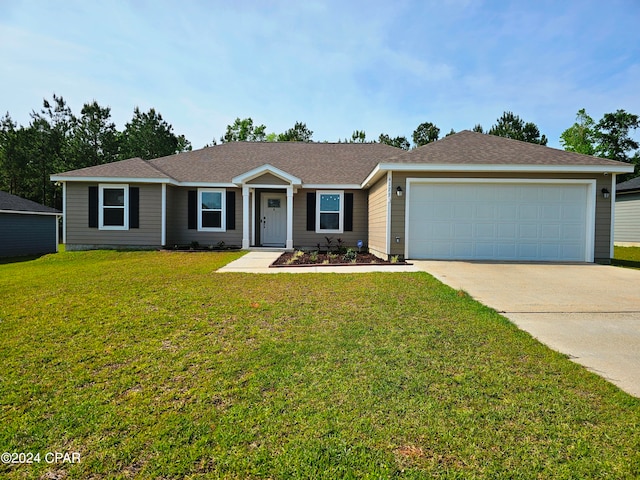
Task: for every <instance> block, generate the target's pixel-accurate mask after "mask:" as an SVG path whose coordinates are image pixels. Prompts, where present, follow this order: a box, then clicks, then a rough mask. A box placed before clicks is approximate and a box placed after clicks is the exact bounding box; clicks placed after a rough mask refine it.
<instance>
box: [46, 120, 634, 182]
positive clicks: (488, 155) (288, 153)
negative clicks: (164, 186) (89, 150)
mask: <svg viewBox="0 0 640 480" xmlns="http://www.w3.org/2000/svg"><path fill="white" fill-rule="evenodd" d="M381 163H385V164H403V163H406V164H424V165H497V166H500V165H533V166H585V167H589V166H590V167H605V168H606V167H608V166H610V167H614V166H620V165H623V164H621V163H620V162H615V161H613V160H608V159H603V158H596V157H591V156H588V155H581V154H578V153H572V152H565V151H563V150H557V149H554V148H549V147H543V146H541V145H535V144H531V143H526V142H521V141H518V140H511V139H507V138H502V137H496V136H493V135H486V134H482V133H476V132H470V131H466V130H465V131H462V132H460V133H457V134H455V135H451V136H448V137H445V138H443V139H442V140H438V141H437V142H433V143H430V144H428V145H425V146H423V147H420V148H417V149H415V150H412V151H409V152H405V151H404V150H401V149H399V148H395V147H390V146H388V145H382V144H379V143H365V144H358V143H303V142H274V143H271V142H232V143H225V144H222V145H217V146H214V147H207V148H203V149H200V150H194V151H191V152H184V153H179V154H176V155H170V156H167V157H162V158H156V159H154V160H148V161H145V160H142V159H140V158H132V159H129V160H123V161H121V162H115V163H109V164H105V165H98V166H95V167H88V168H83V169H80V170H74V171H71V172H66V173H63V174H60V176H64V177H67V178H74V179H75V178H77V179H78V180H81V179H82V178H90V177H94V178H140V179H173V180H175V181H178V182H181V183H190V182H203V183H212V184H216V183H218V184H221V183H230V182H231V181H232V179H233V178H234V177H236V176H238V175H242V174H243V173H246V172H249V171H251V170H253V169H256V168H258V167H261V166H263V165H265V164H270V165H273V166H274V167H276V168H279V169H280V170H283V171H285V172H287V173H288V174H290V175H293V176H295V177H298V178H300V179H301V180H302V183H303V184H307V185H308V184H323V185H327V184H337V185H338V184H339V185H345V184H361V183H362V182H363V181H364V180H365V179H366V178H367V176H368V175H369V174H370V173H371V172H372V171H373V169H374V168H375V167H376V166H377V165H378V164H381ZM54 177H56V176H54Z"/></svg>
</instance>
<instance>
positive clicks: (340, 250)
mask: <svg viewBox="0 0 640 480" xmlns="http://www.w3.org/2000/svg"><path fill="white" fill-rule="evenodd" d="M336 243H337V244H338V252H337V253H345V251H346V250H345V248H344V240H342V239H341V238H339V239H338V240H336Z"/></svg>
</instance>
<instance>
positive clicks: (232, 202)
mask: <svg viewBox="0 0 640 480" xmlns="http://www.w3.org/2000/svg"><path fill="white" fill-rule="evenodd" d="M235 229H236V192H234V191H233V190H227V230H235Z"/></svg>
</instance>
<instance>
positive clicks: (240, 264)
mask: <svg viewBox="0 0 640 480" xmlns="http://www.w3.org/2000/svg"><path fill="white" fill-rule="evenodd" d="M280 255H282V252H269V251H263V250H253V251H250V252H249V253H247V254H246V255H244V256H243V257H240V258H239V259H238V260H234V261H233V262H231V263H229V264H227V265H226V266H224V267H222V268H221V269H220V270H218V272H220V273H229V272H235V273H367V272H419V271H420V270H419V269H418V268H417V267H416V266H415V265H353V266H350V265H349V266H340V267H332V266H324V265H318V266H314V267H277V268H270V267H269V265H271V264H272V263H273V262H274V261H275V260H276V259H277V258H278V257H279V256H280Z"/></svg>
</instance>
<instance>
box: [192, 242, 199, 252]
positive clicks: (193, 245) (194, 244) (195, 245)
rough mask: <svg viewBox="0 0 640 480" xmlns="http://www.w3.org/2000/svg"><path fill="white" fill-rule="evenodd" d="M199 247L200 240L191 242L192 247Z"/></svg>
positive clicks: (195, 248)
mask: <svg viewBox="0 0 640 480" xmlns="http://www.w3.org/2000/svg"><path fill="white" fill-rule="evenodd" d="M198 248H200V242H196V241H195V240H194V241H193V242H191V249H192V250H197V249H198Z"/></svg>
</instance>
